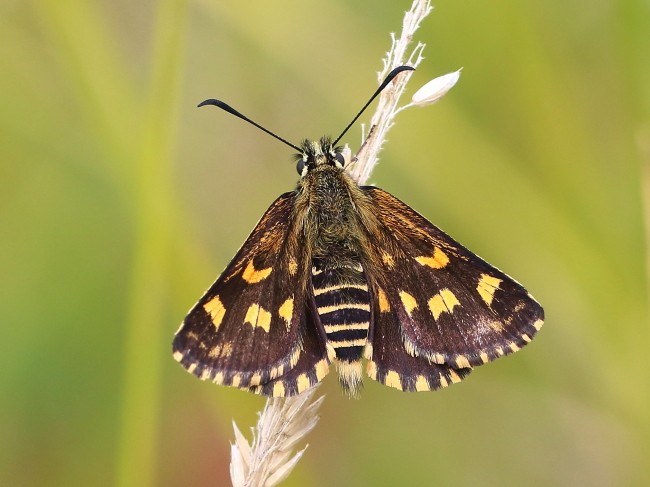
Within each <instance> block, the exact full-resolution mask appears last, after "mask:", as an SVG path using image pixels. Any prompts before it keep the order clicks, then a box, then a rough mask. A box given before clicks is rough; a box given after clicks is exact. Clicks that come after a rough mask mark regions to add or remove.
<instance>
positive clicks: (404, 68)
mask: <svg viewBox="0 0 650 487" xmlns="http://www.w3.org/2000/svg"><path fill="white" fill-rule="evenodd" d="M414 70H415V68H412V67H411V66H399V67H397V68H395V69H393V70H392V71H391V72H390V73H388V76H386V79H385V80H384V82H383V83H382V84H381V85H380V86H379V88H377V91H375V93H374V94H373V95H372V96H371V97H370V100H368V102H367V103H366V104H365V105H364V106H363V108H362V109H361V110H359V113H357V115H356V116H355V117H354V118H353V119H352V121H351V122H350V123H349V124H348V126H347V127H345V130H344V131H343V132H342V133H341V135H339V136H338V137H337V139H336V140H335V141H334V142H333V143H332V146H335V145H336V143H337V142H338V141H339V140H341V137H343V136H344V135H345V133H346V132H347V131H348V130H349V129H350V127H352V124H354V122H356V121H357V119H358V118H359V117H360V116H361V114H362V113H363V112H364V110H365V109H366V108H368V105H370V104H371V103H372V101H373V100H374V99H375V98H377V96H378V95H379V94H380V93H381V92H382V91H383V90H384V88H386V86H388V84H389V83H390V82H391V81H393V78H395V76H397V75H398V74H399V73H401V72H402V71H414ZM205 105H214V106H215V107H218V108H221V109H222V110H224V111H226V112H228V113H230V114H231V115H234V116H235V117H239V118H241V119H242V120H244V121H246V122H248V123H250V124H251V125H254V126H255V127H257V128H258V129H260V130H262V131H264V132H266V133H267V134H269V135H270V136H271V137H275V138H276V139H278V140H279V141H280V142H283V143H285V144H287V145H288V146H289V147H291V148H293V149H295V150H297V151H298V152H302V151H303V149H301V148H300V147H298V146H297V145H294V144H292V143H291V142H289V141H287V140H286V139H283V138H282V137H280V136H279V135H276V134H274V133H273V132H271V131H270V130H268V129H265V128H264V127H262V126H261V125H260V124H259V123H256V122H253V121H252V120H251V119H250V118H248V117H247V116H245V115H243V114H242V113H239V112H238V111H237V110H235V109H234V108H233V107H231V106H230V105H228V104H227V103H224V102H222V101H221V100H217V99H215V98H210V99H208V100H205V101H202V102H201V103H199V104H198V105H197V106H199V107H203V106H205Z"/></svg>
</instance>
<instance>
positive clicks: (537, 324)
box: [533, 320, 544, 331]
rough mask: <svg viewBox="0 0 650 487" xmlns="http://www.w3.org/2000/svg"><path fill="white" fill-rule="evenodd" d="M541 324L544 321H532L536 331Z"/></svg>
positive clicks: (539, 328)
mask: <svg viewBox="0 0 650 487" xmlns="http://www.w3.org/2000/svg"><path fill="white" fill-rule="evenodd" d="M543 324H544V322H543V321H542V320H537V321H536V322H535V323H533V326H534V327H535V329H536V330H537V331H539V330H541V328H542V325H543Z"/></svg>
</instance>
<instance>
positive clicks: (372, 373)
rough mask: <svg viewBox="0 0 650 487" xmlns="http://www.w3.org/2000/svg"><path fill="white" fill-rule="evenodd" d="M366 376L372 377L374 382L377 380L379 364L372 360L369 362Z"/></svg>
mask: <svg viewBox="0 0 650 487" xmlns="http://www.w3.org/2000/svg"><path fill="white" fill-rule="evenodd" d="M366 374H368V377H370V378H371V379H372V380H377V364H376V363H375V362H373V361H372V360H370V361H368V364H367V366H366Z"/></svg>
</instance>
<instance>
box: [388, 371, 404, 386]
mask: <svg viewBox="0 0 650 487" xmlns="http://www.w3.org/2000/svg"><path fill="white" fill-rule="evenodd" d="M384 384H385V385H387V386H389V387H394V388H395V389H399V390H400V391H401V390H402V380H401V379H400V376H399V374H398V373H397V372H395V371H394V370H389V371H388V372H386V376H385V377H384Z"/></svg>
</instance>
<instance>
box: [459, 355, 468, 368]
mask: <svg viewBox="0 0 650 487" xmlns="http://www.w3.org/2000/svg"><path fill="white" fill-rule="evenodd" d="M456 366H457V367H458V368H460V369H463V368H468V367H471V365H470V363H469V360H467V357H465V355H458V356H457V357H456Z"/></svg>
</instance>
